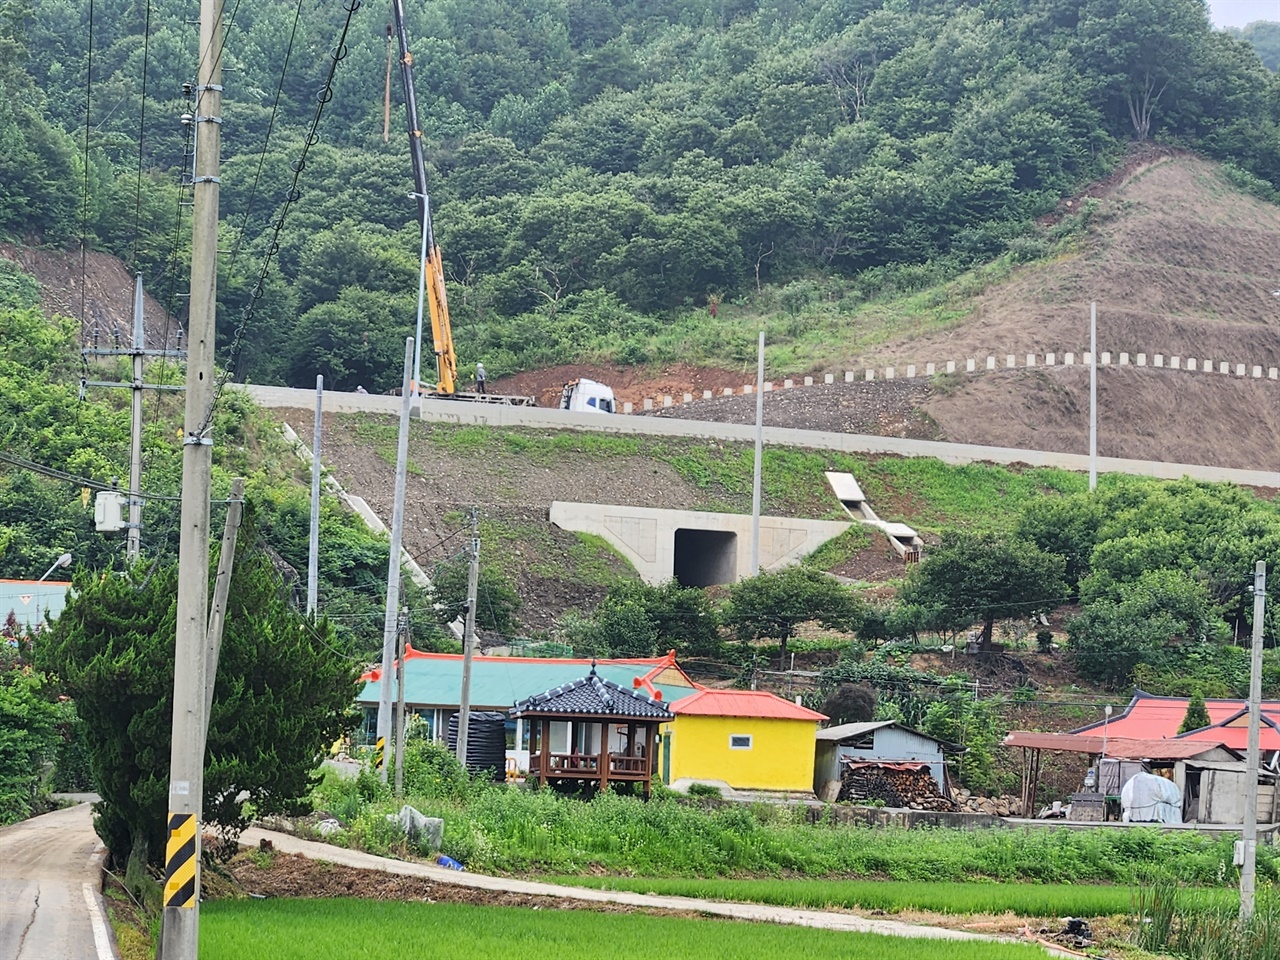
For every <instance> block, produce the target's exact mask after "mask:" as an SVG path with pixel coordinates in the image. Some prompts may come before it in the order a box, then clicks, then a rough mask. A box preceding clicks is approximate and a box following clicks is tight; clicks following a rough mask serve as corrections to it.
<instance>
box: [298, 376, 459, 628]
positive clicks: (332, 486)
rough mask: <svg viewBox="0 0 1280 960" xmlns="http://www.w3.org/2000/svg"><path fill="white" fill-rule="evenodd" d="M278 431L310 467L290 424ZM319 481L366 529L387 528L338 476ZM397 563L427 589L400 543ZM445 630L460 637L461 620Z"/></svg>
mask: <svg viewBox="0 0 1280 960" xmlns="http://www.w3.org/2000/svg"><path fill="white" fill-rule="evenodd" d="M299 392H304V391H299ZM370 399H377V400H382V399H397V398H395V397H392V398H383V397H371V398H370ZM280 432H281V434H282V435H283V436H284V439H285V441H286V442H287V443H288V444H289V446H290V447H292V448H293V452H294V453H296V454H297V455H298V459H299V460H301V461H302V462H303V463H304V464H306V466H307V469H308V470H309V469H311V460H312V453H311V448H310V447H308V446H307V445H306V444H305V443H303V442H302V439H301V438H300V437H299V436H298V432H297V431H296V430H294V429H293V427H291V426H289V424H287V423H282V424H281V425H280ZM322 466H323V464H322ZM320 483H321V485H322V486H323V487H324V489H325V490H327V491H328V492H329V493H331V494H333V495H334V496H335V497H337V498H338V499H339V500H341V501H342V503H343V504H345V505H346V506H347V508H348V509H350V510H351V511H352V512H353V513H355V514H356V515H357V516H358V517H359V518H360V519H361V520H363V521H364V523H365V526H366V527H368V528H369V529H370V530H372V531H373V532H374V533H381V534H386V533H387V532H388V531H387V525H386V524H385V523H383V522H382V518H381V517H379V516H378V515H377V514H376V513H374V512H373V508H372V507H371V506H369V504H368V502H367V501H366V500H365V499H364V497H357V496H356V495H355V494H353V493H348V492H347V491H346V490H345V489H344V488H343V486H342V484H340V483H339V482H338V479H337V478H336V477H335V476H334V475H333V474H331V473H328V472H327V471H326V472H324V473H323V475H322V477H321V480H320ZM400 566H401V567H402V568H403V569H405V570H407V571H408V572H409V578H410V579H411V580H413V582H414V583H416V584H417V585H418V586H420V587H422V589H424V590H430V589H431V578H430V577H428V576H427V572H426V571H425V570H423V569H422V567H421V566H419V564H418V561H417V560H415V559H413V555H412V554H411V553H409V551H408V550H406V549H404V548H403V547H401V548H400ZM449 631H450V632H451V633H452V634H453V635H454V638H455V639H458V640H461V639H462V622H461V620H455V621H454V622H453V623H451V624H449Z"/></svg>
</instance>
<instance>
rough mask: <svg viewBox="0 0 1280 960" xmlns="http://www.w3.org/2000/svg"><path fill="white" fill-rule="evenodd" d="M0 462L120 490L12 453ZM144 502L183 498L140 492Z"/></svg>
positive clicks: (0, 456) (93, 487)
mask: <svg viewBox="0 0 1280 960" xmlns="http://www.w3.org/2000/svg"><path fill="white" fill-rule="evenodd" d="M0 462H4V463H7V464H9V465H10V466H14V467H19V468H21V469H23V470H30V471H31V472H32V473H39V474H42V475H44V476H46V477H50V478H52V479H54V480H65V481H66V482H67V483H72V484H75V485H76V486H78V487H88V488H89V489H90V490H118V489H119V486H118V485H116V484H112V483H104V482H103V481H101V480H91V479H90V478H89V477H78V476H76V475H75V474H73V473H68V472H67V471H65V470H59V469H58V468H57V467H47V466H45V465H44V464H42V463H36V462H35V461H34V460H28V459H27V458H26V457H19V456H16V455H14V454H12V453H4V452H3V451H0ZM138 495H139V496H140V497H141V498H142V499H144V500H167V501H171V502H173V503H180V502H181V501H182V497H180V496H173V495H171V494H163V493H146V492H145V491H139V494H138ZM209 502H210V503H230V502H231V501H230V500H210V501H209Z"/></svg>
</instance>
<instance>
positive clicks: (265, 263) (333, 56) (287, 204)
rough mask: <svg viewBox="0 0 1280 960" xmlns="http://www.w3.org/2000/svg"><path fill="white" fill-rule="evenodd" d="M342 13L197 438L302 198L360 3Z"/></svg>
mask: <svg viewBox="0 0 1280 960" xmlns="http://www.w3.org/2000/svg"><path fill="white" fill-rule="evenodd" d="M342 6H343V9H344V10H346V11H347V16H346V20H345V21H344V22H343V25H342V31H341V33H340V34H339V35H338V40H337V43H336V44H335V45H334V46H333V48H332V49H331V50H330V51H329V69H328V71H327V72H326V74H325V80H324V85H323V86H322V87H321V88H320V89H319V90H318V91H317V92H316V109H315V114H314V116H313V117H312V120H311V128H310V130H309V131H308V133H307V136H306V139H305V140H304V141H303V145H302V152H301V153H300V154H299V156H298V159H296V160H295V161H293V163H292V164H291V167H292V169H293V179H292V181H291V183H290V185H289V190H288V192H287V193H286V194H285V200H284V205H283V206H282V208H281V210H280V213H279V215H278V216H277V217H276V219H275V221H274V222H273V223H272V234H271V240H270V241H269V243H268V244H267V250H266V253H265V254H264V255H263V258H262V265H261V267H260V268H259V270H258V279H257V281H256V282H255V283H254V285H253V288H252V289H251V290H250V291H249V302H248V303H247V304H246V305H245V307H244V310H243V312H242V313H241V315H240V322H239V323H238V324H237V325H236V330H235V334H234V336H233V337H232V340H231V347H230V349H229V351H228V357H227V362H226V364H225V365H224V367H223V371H222V373H221V374H220V375H219V377H218V379H217V381H216V382H215V384H214V389H213V396H212V398H211V399H210V401H209V407H208V409H207V410H206V411H205V414H204V417H203V419H202V420H201V422H200V425H199V427H198V429H197V430H196V435H197V436H203V435H204V434H205V432H206V431H207V430H208V429H209V425H210V424H211V423H212V422H213V414H214V411H215V410H216V409H217V406H218V403H219V401H220V400H221V399H222V391H223V389H224V388H225V387H226V385H227V382H228V381H229V380H230V379H231V374H232V373H233V372H234V370H235V366H236V361H237V358H238V357H239V354H240V348H241V345H242V344H243V342H244V333H245V330H246V329H247V328H248V326H249V323H250V321H251V320H252V319H253V316H254V312H255V310H256V309H257V304H258V301H259V300H261V299H262V297H263V296H264V294H265V293H266V289H265V284H266V279H267V276H268V275H269V273H270V270H271V264H272V261H273V260H274V259H275V257H276V254H277V253H279V252H280V234H281V233H282V232H283V231H284V225H285V221H286V219H287V217H288V214H289V210H290V209H291V207H292V206H293V204H294V203H296V202H297V201H298V200H299V198H301V196H302V191H301V190H299V189H298V181H299V180H300V179H301V177H302V171H303V170H305V169H306V165H307V154H308V152H309V151H310V150H311V148H312V147H313V146H315V145H316V144H317V143H319V142H320V134H319V129H320V120H321V118H322V117H323V116H324V108H325V105H326V104H328V103H329V102H330V101H332V100H333V78H334V75H335V74H336V73H337V70H338V64H339V63H341V62H342V61H343V60H345V59H346V57H347V53H348V52H349V51H348V49H347V34H348V33H349V32H350V30H351V22H352V19H353V18H354V17H355V14H356V11H357V10H359V9H360V7H361V6H362V0H344V2H343V5H342Z"/></svg>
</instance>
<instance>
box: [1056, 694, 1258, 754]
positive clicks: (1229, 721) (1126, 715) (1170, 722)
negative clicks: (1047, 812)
mask: <svg viewBox="0 0 1280 960" xmlns="http://www.w3.org/2000/svg"><path fill="white" fill-rule="evenodd" d="M1189 703H1190V700H1189V699H1188V698H1187V697H1159V696H1156V695H1155V694H1151V693H1147V692H1146V691H1145V690H1134V692H1133V699H1132V700H1130V701H1129V706H1127V707H1126V708H1125V709H1124V710H1123V711H1122V712H1121V713H1119V714H1118V715H1116V716H1113V717H1111V718H1110V719H1109V720H1106V719H1104V720H1100V721H1098V722H1097V723H1091V724H1089V725H1088V726H1084V727H1080V728H1079V729H1078V730H1073V731H1071V732H1072V733H1089V734H1093V735H1095V736H1101V735H1102V734H1103V732H1104V731H1105V733H1106V735H1107V736H1108V737H1119V738H1122V739H1128V740H1172V739H1174V738H1179V739H1187V740H1201V741H1204V742H1206V743H1219V744H1222V745H1223V746H1226V747H1228V748H1229V749H1231V750H1234V751H1235V752H1236V753H1240V754H1243V753H1244V752H1245V750H1246V749H1247V748H1248V744H1249V705H1248V703H1247V702H1245V701H1244V700H1205V702H1204V705H1205V709H1206V710H1207V711H1208V713H1209V725H1208V726H1207V727H1201V728H1200V729H1199V730H1192V731H1190V732H1188V733H1182V734H1180V733H1178V728H1179V727H1181V726H1182V721H1183V719H1184V718H1185V717H1186V715H1187V705H1188V704H1189ZM1259 744H1260V746H1261V749H1262V757H1263V761H1264V762H1266V761H1267V760H1268V759H1270V758H1271V757H1272V756H1273V755H1274V754H1276V752H1277V751H1280V700H1264V701H1263V702H1262V727H1261V737H1260V739H1259Z"/></svg>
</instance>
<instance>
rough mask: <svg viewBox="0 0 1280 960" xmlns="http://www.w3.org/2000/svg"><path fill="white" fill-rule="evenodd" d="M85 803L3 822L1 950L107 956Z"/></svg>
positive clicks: (93, 958)
mask: <svg viewBox="0 0 1280 960" xmlns="http://www.w3.org/2000/svg"><path fill="white" fill-rule="evenodd" d="M101 850H102V843H101V841H100V840H99V839H98V835H97V834H96V833H94V832H93V818H92V812H91V808H90V806H89V804H87V803H81V804H77V805H76V806H74V807H67V808H65V809H62V810H55V811H54V812H53V813H46V814H45V815H44V816H41V817H33V818H32V819H30V820H24V821H23V822H22V823H15V824H13V825H12V826H9V827H3V828H0V957H4V958H6V960H112V958H114V957H115V956H116V953H115V947H114V940H113V938H112V936H111V928H110V926H109V924H108V923H107V919H106V910H105V908H104V906H103V903H102V895H101V893H100V892H99V889H100V886H101V872H100V870H101V858H100V857H101Z"/></svg>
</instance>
